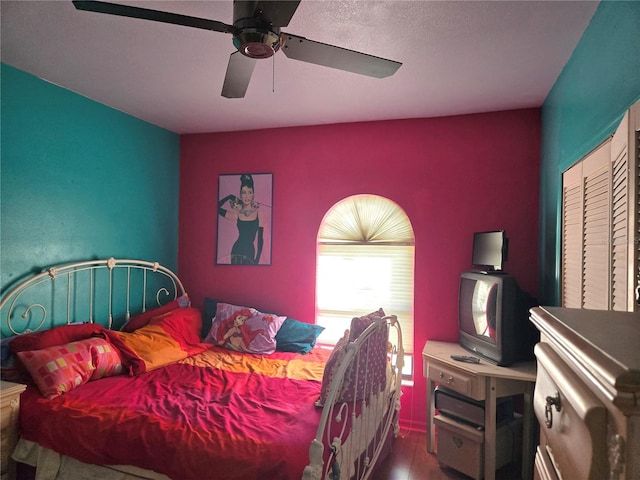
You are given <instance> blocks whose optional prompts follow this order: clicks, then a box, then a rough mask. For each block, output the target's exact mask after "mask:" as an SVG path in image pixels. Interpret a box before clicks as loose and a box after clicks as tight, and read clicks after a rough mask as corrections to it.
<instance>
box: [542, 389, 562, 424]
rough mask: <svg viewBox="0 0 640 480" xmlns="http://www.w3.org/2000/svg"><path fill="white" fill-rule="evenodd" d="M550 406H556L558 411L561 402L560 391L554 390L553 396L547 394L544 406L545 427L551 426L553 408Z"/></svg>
mask: <svg viewBox="0 0 640 480" xmlns="http://www.w3.org/2000/svg"><path fill="white" fill-rule="evenodd" d="M552 406H555V407H556V412H559V411H560V409H561V408H562V402H561V401H560V393H558V392H555V394H554V396H553V397H551V396H548V397H547V398H546V405H545V406H544V424H545V425H546V426H547V428H551V427H552V426H553V410H552V409H551V407H552Z"/></svg>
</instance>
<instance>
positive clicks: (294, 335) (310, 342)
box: [276, 317, 324, 353]
mask: <svg viewBox="0 0 640 480" xmlns="http://www.w3.org/2000/svg"><path fill="white" fill-rule="evenodd" d="M323 330H324V327H321V326H320V325H316V324H314V323H305V322H301V321H299V320H295V319H293V318H288V317H287V319H286V320H285V321H284V323H283V324H282V326H281V327H280V330H278V333H277V334H276V350H277V351H279V352H294V353H309V352H310V351H311V349H312V348H313V347H314V345H315V344H316V339H317V338H318V335H320V334H321V333H322V331H323Z"/></svg>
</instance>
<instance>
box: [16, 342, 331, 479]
mask: <svg viewBox="0 0 640 480" xmlns="http://www.w3.org/2000/svg"><path fill="white" fill-rule="evenodd" d="M329 354H330V351H329V350H324V349H320V348H315V349H314V350H312V352H310V353H309V354H307V355H299V354H293V353H281V352H276V353H274V354H272V355H251V354H242V353H237V352H232V351H229V350H225V349H222V348H218V347H211V348H209V349H208V350H206V351H205V352H203V353H201V354H198V355H195V356H193V357H190V358H187V359H185V360H183V361H181V362H179V363H177V364H173V365H169V366H166V367H163V368H160V369H157V370H152V371H150V372H147V373H143V374H141V375H138V376H135V377H129V376H123V375H121V376H115V377H109V378H104V379H101V380H97V381H92V382H89V383H87V384H85V385H82V386H81V387H78V388H76V389H74V390H72V391H70V392H68V393H66V394H64V395H61V396H59V397H57V398H54V399H50V400H48V399H45V398H44V397H42V395H41V394H40V393H39V391H38V390H37V389H36V388H34V387H30V388H28V389H27V391H26V392H25V393H24V394H23V396H22V400H21V402H22V403H21V408H20V425H21V434H22V436H23V437H24V438H26V439H28V440H32V441H35V442H37V443H39V444H41V445H43V446H45V447H48V448H51V449H53V450H55V451H57V452H59V453H61V454H64V455H69V456H72V457H74V458H76V459H78V460H81V461H83V462H86V463H94V464H105V465H108V464H112V465H115V464H120V465H135V466H138V467H142V468H146V469H150V470H154V471H156V472H159V473H163V474H165V475H167V476H169V477H171V478H174V479H176V480H188V479H194V480H195V479H197V480H201V479H206V478H216V479H220V480H225V479H229V480H230V479H243V480H244V479H247V480H249V479H251V480H257V479H261V480H262V479H271V480H278V479H282V480H285V479H287V480H288V479H299V478H301V476H302V471H303V469H304V467H305V466H306V465H307V464H308V451H309V445H310V443H311V440H312V439H313V438H314V436H315V433H316V428H317V425H318V421H319V417H320V413H321V409H320V408H318V407H316V406H315V405H314V402H315V401H316V400H317V399H318V396H319V393H320V387H321V382H322V373H323V369H324V364H325V363H326V361H327V359H328V357H329Z"/></svg>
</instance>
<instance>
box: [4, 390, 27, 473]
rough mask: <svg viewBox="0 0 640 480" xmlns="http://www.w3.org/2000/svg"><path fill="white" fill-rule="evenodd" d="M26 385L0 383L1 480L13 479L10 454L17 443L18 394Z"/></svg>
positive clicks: (12, 465)
mask: <svg viewBox="0 0 640 480" xmlns="http://www.w3.org/2000/svg"><path fill="white" fill-rule="evenodd" d="M26 388H27V387H26V385H21V384H19V383H12V382H4V381H0V413H1V418H0V419H1V422H0V438H1V445H0V457H1V463H0V473H1V477H0V478H1V480H9V479H14V478H15V473H16V472H15V463H14V462H13V461H12V460H11V454H12V453H13V449H14V448H15V446H16V442H17V441H18V413H19V410H20V394H21V393H22V392H24V390H25V389H26Z"/></svg>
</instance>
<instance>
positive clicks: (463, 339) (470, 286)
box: [458, 271, 540, 367]
mask: <svg viewBox="0 0 640 480" xmlns="http://www.w3.org/2000/svg"><path fill="white" fill-rule="evenodd" d="M533 306H535V299H534V298H533V297H531V296H530V295H528V294H527V293H526V292H524V291H523V290H521V289H520V287H519V286H518V283H517V282H516V280H515V278H514V277H512V276H511V275H507V274H491V273H486V272H477V271H468V272H462V274H461V275H460V289H459V295H458V326H459V342H460V345H461V346H462V347H463V348H464V349H465V350H468V351H469V352H472V353H474V354H476V355H477V356H479V357H480V358H482V359H484V360H486V361H488V362H489V363H492V364H494V365H499V366H503V367H506V366H509V365H511V364H513V363H516V362H522V361H529V360H533V359H534V355H533V347H534V345H535V344H536V343H537V342H538V340H539V338H540V337H539V332H538V330H537V329H536V328H535V327H534V325H533V323H531V321H530V320H529V309H530V308H531V307H533Z"/></svg>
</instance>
